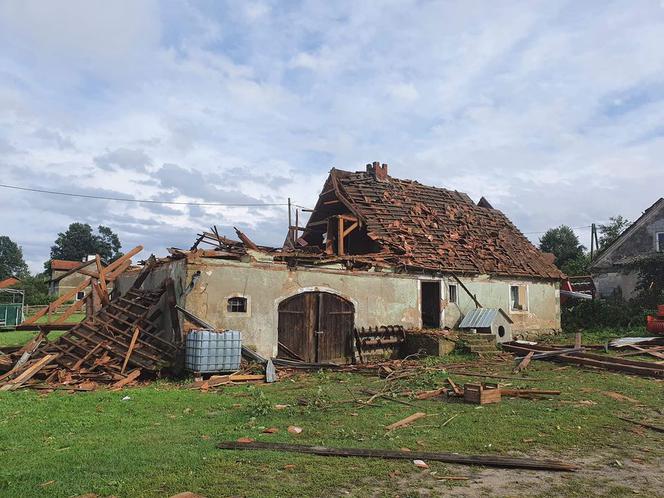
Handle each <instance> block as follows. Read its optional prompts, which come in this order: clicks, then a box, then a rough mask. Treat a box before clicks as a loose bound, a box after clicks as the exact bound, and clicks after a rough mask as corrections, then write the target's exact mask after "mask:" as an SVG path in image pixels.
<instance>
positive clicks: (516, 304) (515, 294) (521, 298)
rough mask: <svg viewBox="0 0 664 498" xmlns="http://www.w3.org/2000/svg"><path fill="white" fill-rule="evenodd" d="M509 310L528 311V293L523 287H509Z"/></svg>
mask: <svg viewBox="0 0 664 498" xmlns="http://www.w3.org/2000/svg"><path fill="white" fill-rule="evenodd" d="M510 309H511V310H512V311H527V310H528V293H527V287H526V286H525V285H510Z"/></svg>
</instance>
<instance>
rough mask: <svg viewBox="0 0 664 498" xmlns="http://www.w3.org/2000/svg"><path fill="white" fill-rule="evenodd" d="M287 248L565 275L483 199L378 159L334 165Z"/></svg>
mask: <svg viewBox="0 0 664 498" xmlns="http://www.w3.org/2000/svg"><path fill="white" fill-rule="evenodd" d="M340 240H341V243H339V241H340ZM294 245H295V246H299V247H300V248H304V247H306V248H307V249H309V251H311V249H312V246H314V247H317V248H319V249H320V250H322V251H325V252H326V254H327V255H329V256H332V255H336V256H337V257H339V256H342V255H343V256H349V255H364V256H370V255H372V256H374V257H376V258H379V259H382V260H384V261H386V262H389V263H391V264H394V265H396V266H403V267H407V268H419V269H424V270H433V271H440V272H454V273H464V274H489V275H502V276H519V277H539V278H550V279H559V278H562V277H563V276H564V275H563V273H562V272H561V271H560V270H559V269H558V268H557V267H556V266H555V265H554V264H553V262H552V260H551V258H550V257H547V255H546V254H544V253H542V252H541V251H539V250H538V249H537V248H536V247H535V246H533V244H531V243H530V241H529V240H528V239H527V238H526V237H525V236H524V235H523V234H522V233H521V232H520V231H519V230H518V229H517V228H516V227H515V226H514V225H513V224H512V222H510V220H509V219H508V218H507V217H506V216H505V215H504V214H503V213H502V212H500V211H499V210H497V209H494V208H493V207H491V205H490V204H489V202H488V201H486V200H485V199H483V200H482V201H481V202H480V203H479V204H475V203H474V202H473V201H472V199H471V198H470V197H469V196H468V195H466V194H464V193H461V192H457V191H453V190H447V189H444V188H438V187H430V186H426V185H422V184H421V183H418V182H416V181H412V180H400V179H397V178H392V177H390V176H389V175H388V174H387V165H386V164H383V165H380V164H379V163H373V164H369V165H367V169H366V171H359V172H355V173H353V172H349V171H342V170H338V169H334V168H333V169H332V170H331V171H330V175H329V177H328V178H327V181H326V182H325V185H324V187H323V190H322V192H321V194H320V196H319V199H318V202H317V204H316V207H315V209H314V210H313V213H312V215H311V217H310V219H309V221H308V223H307V225H306V227H305V228H304V234H303V235H302V236H301V237H300V238H299V239H298V240H297V242H296V243H295V244H294Z"/></svg>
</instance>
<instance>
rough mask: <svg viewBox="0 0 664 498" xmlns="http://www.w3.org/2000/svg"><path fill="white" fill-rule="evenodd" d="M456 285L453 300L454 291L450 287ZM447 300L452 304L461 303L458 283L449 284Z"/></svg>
mask: <svg viewBox="0 0 664 498" xmlns="http://www.w3.org/2000/svg"><path fill="white" fill-rule="evenodd" d="M452 287H454V294H455V296H454V297H455V299H454V300H452V293H451V292H450V289H451V288H452ZM447 302H448V303H451V304H459V285H458V284H450V283H448V284H447Z"/></svg>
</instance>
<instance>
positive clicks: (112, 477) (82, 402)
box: [0, 356, 664, 497]
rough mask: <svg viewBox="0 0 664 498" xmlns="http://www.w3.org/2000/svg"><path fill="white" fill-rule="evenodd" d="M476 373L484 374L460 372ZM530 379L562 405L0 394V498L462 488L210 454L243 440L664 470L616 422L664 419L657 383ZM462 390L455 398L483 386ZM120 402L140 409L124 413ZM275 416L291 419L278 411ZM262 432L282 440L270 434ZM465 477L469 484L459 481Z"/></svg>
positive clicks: (186, 394)
mask: <svg viewBox="0 0 664 498" xmlns="http://www.w3.org/2000/svg"><path fill="white" fill-rule="evenodd" d="M467 359H468V357H466V356H451V357H448V358H445V359H436V358H428V359H426V360H424V363H425V364H426V365H428V366H430V367H431V369H430V370H429V371H427V372H423V373H421V374H420V375H418V376H417V377H416V378H412V379H406V380H400V381H394V382H391V383H390V384H389V386H390V389H391V390H393V391H395V392H400V391H402V390H405V389H416V390H417V389H432V388H435V387H439V386H441V385H442V382H443V380H444V379H445V377H446V376H447V374H446V373H445V372H444V370H443V368H442V367H443V366H444V364H445V363H450V362H454V361H467ZM512 366H513V365H512V363H511V362H506V363H505V364H504V365H503V366H502V367H500V368H498V369H496V368H494V370H495V371H498V372H500V373H505V374H509V373H510V372H511V368H512ZM479 368H480V365H479V364H478V365H477V366H471V367H466V368H465V370H475V371H477V370H478V369H479ZM524 377H525V379H524V380H519V381H509V382H511V385H512V387H536V388H543V389H559V390H561V391H562V395H561V396H559V397H555V398H552V399H545V400H537V401H533V400H527V399H505V400H503V402H501V403H500V404H496V405H485V406H482V407H478V406H475V405H467V404H463V403H458V402H451V401H450V402H445V401H442V400H426V401H420V400H416V399H409V398H403V397H400V398H399V399H401V400H405V401H407V402H410V403H412V404H413V405H415V406H405V405H402V404H399V403H397V402H394V401H391V400H382V399H380V400H377V401H376V402H375V406H362V405H360V404H358V403H356V402H354V399H355V398H357V399H364V400H366V399H367V398H368V397H369V396H368V395H367V394H364V393H362V392H361V390H362V389H366V388H368V389H374V390H380V389H382V388H383V387H384V386H385V385H386V382H385V381H384V380H382V379H379V378H377V377H371V376H365V375H360V374H349V373H327V372H325V373H314V374H310V375H302V376H298V377H296V378H293V379H285V380H282V381H280V382H278V383H276V384H272V385H266V384H263V385H256V386H244V385H243V386H233V387H226V388H224V389H223V390H222V391H220V392H209V393H202V392H199V391H193V390H186V389H184V388H183V386H182V385H181V384H177V383H173V382H166V381H160V382H156V383H152V384H151V385H149V386H146V387H140V388H131V389H126V390H123V391H121V392H108V391H102V390H100V391H96V392H89V393H76V394H67V393H64V392H53V393H50V394H46V395H40V394H39V393H38V392H35V391H27V390H26V391H18V392H11V393H6V392H0V407H1V408H0V410H1V412H2V416H1V417H0V454H2V455H3V461H2V465H1V466H0V496H11V497H13V496H16V497H28V496H58V497H59V496H76V495H80V494H84V493H96V494H98V495H100V496H107V495H114V496H118V497H136V496H150V497H163V496H170V495H172V494H175V493H179V492H183V491H193V492H198V493H201V494H203V495H205V496H208V497H215V496H261V497H269V496H274V497H284V496H298V497H299V496H327V495H332V496H339V495H341V494H347V495H350V496H358V497H360V496H368V495H373V496H397V495H399V496H402V497H405V496H420V494H419V493H420V491H421V490H422V489H424V490H427V489H429V490H430V492H431V496H439V495H440V496H442V495H443V494H446V493H444V492H443V493H441V494H437V493H438V492H439V491H435V492H434V491H431V490H434V489H438V490H439V489H440V486H443V487H444V490H447V491H449V492H453V486H457V485H461V486H463V485H464V484H463V483H461V484H458V483H455V482H453V481H450V482H449V483H445V484H442V485H441V484H440V481H436V480H435V479H434V478H433V477H431V474H426V475H425V476H424V477H422V479H423V480H422V481H418V486H417V488H418V490H420V491H417V490H410V489H406V490H401V491H396V490H395V489H393V487H394V485H395V484H394V482H395V481H394V480H393V477H394V476H395V475H399V476H400V477H399V479H410V478H418V479H419V478H420V476H422V475H423V474H422V471H421V470H420V469H417V468H416V467H415V466H414V465H413V464H412V463H411V462H410V461H389V460H378V459H360V458H348V459H343V458H325V457H315V456H306V455H297V454H288V453H283V454H281V453H272V452H229V451H222V450H218V449H216V448H215V443H216V442H218V441H222V440H235V439H237V438H240V437H250V438H254V439H256V440H257V441H278V442H290V443H293V442H296V443H302V444H323V445H328V446H337V447H344V446H351V447H367V448H385V449H395V450H396V449H400V448H409V449H411V450H425V451H446V452H449V451H451V452H462V453H474V454H524V455H531V456H534V457H535V456H538V457H548V458H560V459H563V460H567V461H579V460H581V459H583V458H586V457H587V456H589V455H598V454H601V453H602V452H607V455H608V454H609V453H610V454H611V456H610V457H609V456H607V459H608V460H607V462H610V461H612V460H611V459H613V458H616V455H620V454H621V453H622V452H629V451H630V449H631V448H635V447H636V446H637V445H638V446H640V447H647V448H650V449H649V450H648V451H650V452H651V453H649V455H651V457H652V458H656V457H658V456H659V457H661V456H662V447H663V445H662V438H661V435H658V434H657V433H649V434H648V437H647V438H645V437H640V438H637V437H636V436H635V435H634V433H633V432H631V429H632V427H631V426H630V425H629V424H627V423H625V422H623V421H621V420H619V419H617V418H616V417H615V416H616V415H618V414H629V416H631V417H633V418H639V417H641V416H652V414H653V413H656V411H657V410H661V409H662V407H664V397H663V391H664V390H663V389H662V384H661V383H658V382H655V381H653V380H650V379H642V378H638V377H631V376H626V375H621V374H615V373H607V372H597V371H589V370H583V369H578V368H575V367H569V368H566V369H563V370H560V369H559V365H557V364H554V363H549V362H541V361H539V362H537V361H536V362H533V363H532V365H531V367H529V368H528V370H527V371H526V372H525V373H524ZM453 378H454V379H455V380H456V381H457V382H458V383H460V384H462V383H464V382H471V381H472V382H476V381H477V380H478V379H477V378H474V377H463V376H461V375H453ZM506 382H507V381H506ZM603 391H615V392H619V393H622V394H626V395H628V396H630V397H632V398H635V399H637V400H639V402H640V403H639V404H638V405H634V404H632V403H629V402H624V401H616V400H614V399H611V398H610V397H608V396H606V395H604V394H602V392H603ZM125 396H128V397H130V398H131V399H129V400H126V401H123V398H124V397H125ZM275 404H287V405H290V406H289V407H288V408H286V409H283V410H277V409H275V408H274V405H275ZM416 411H423V412H426V413H427V417H426V418H424V419H421V420H419V421H417V422H415V423H414V424H413V425H412V426H411V427H407V428H403V429H399V430H396V431H393V432H387V431H385V429H384V426H385V425H387V424H390V423H392V422H395V421H398V420H400V419H402V418H404V417H406V416H408V415H410V414H412V413H414V412H416ZM455 415H456V417H455V418H454V419H453V420H452V421H450V422H449V423H447V424H446V425H444V426H443V423H445V422H446V421H448V420H449V419H450V418H451V417H452V416H455ZM289 425H296V426H299V427H302V428H303V432H302V434H300V435H292V434H290V433H288V432H287V427H288V426H289ZM267 427H276V428H278V429H279V432H278V433H276V434H264V433H263V432H262V431H263V430H264V428H267ZM430 466H431V469H430V471H427V472H432V473H435V475H436V476H444V475H446V474H450V473H452V474H454V473H456V474H455V475H458V473H459V470H458V468H457V469H453V468H452V469H451V468H450V466H448V465H445V464H440V463H435V462H432V463H430ZM471 470H472V469H471ZM464 472H465V473H468V472H470V470H469V469H467V468H464ZM501 472H502V471H501ZM542 475H543V476H547V475H548V474H547V473H543V474H542ZM390 476H392V477H390ZM565 479H566V480H565V481H564V483H565V484H564V487H563V488H560V489H559V492H560V493H562V494H565V495H578V496H582V495H584V494H587V492H588V490H589V489H590V490H592V486H593V484H592V483H590V482H589V481H584V480H583V479H582V478H581V477H575V476H569V477H568V476H566V477H565ZM436 486H438V488H436ZM407 488H408V487H407ZM659 491H661V490H659ZM659 491H656V490H655V491H654V492H653V494H652V495H653V496H654V495H656V493H657V492H659ZM543 493H544V494H546V493H545V492H544V491H543ZM614 494H616V493H614ZM617 495H620V493H619V492H618V493H617Z"/></svg>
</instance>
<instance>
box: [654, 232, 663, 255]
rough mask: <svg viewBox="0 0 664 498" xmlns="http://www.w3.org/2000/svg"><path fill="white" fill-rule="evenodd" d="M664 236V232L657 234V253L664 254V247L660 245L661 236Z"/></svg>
mask: <svg viewBox="0 0 664 498" xmlns="http://www.w3.org/2000/svg"><path fill="white" fill-rule="evenodd" d="M660 235H664V232H655V250H656V251H657V252H664V246H660V244H659V236H660Z"/></svg>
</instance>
